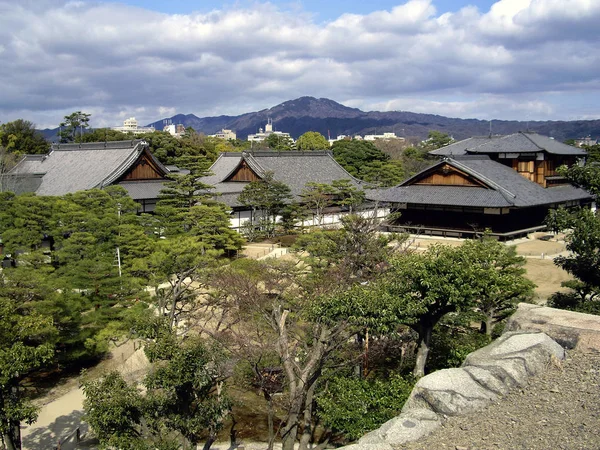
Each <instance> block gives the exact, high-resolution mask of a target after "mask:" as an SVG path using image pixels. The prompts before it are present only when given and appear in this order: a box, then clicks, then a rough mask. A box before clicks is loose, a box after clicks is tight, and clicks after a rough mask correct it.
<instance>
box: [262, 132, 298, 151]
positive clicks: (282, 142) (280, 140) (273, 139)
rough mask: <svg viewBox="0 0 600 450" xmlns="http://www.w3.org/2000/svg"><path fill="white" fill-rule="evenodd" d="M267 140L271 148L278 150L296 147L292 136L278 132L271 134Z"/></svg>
mask: <svg viewBox="0 0 600 450" xmlns="http://www.w3.org/2000/svg"><path fill="white" fill-rule="evenodd" d="M265 142H266V144H267V146H268V147H269V148H270V149H273V150H278V151H289V150H292V148H293V147H294V142H293V141H292V139H291V138H289V137H287V136H281V135H279V134H276V133H272V134H270V135H269V136H268V137H267V139H265Z"/></svg>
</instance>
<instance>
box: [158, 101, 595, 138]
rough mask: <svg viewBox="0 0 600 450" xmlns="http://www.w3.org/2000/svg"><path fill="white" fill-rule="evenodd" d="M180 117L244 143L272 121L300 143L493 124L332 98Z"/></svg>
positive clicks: (557, 131)
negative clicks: (311, 137) (318, 137)
mask: <svg viewBox="0 0 600 450" xmlns="http://www.w3.org/2000/svg"><path fill="white" fill-rule="evenodd" d="M182 116H183V115H182V114H178V115H175V116H173V117H171V118H166V119H167V120H169V119H171V120H173V123H176V121H175V120H176V119H179V120H181V121H180V122H177V123H183V125H185V126H186V127H187V126H191V127H192V128H194V129H195V130H196V131H198V132H202V133H205V134H214V133H216V132H217V131H220V130H221V129H222V128H226V129H230V130H234V131H235V132H236V133H237V136H238V138H240V139H246V137H247V136H248V134H253V133H256V132H258V130H259V128H264V126H265V124H266V123H267V120H268V119H272V121H273V127H274V129H275V130H278V131H285V132H288V133H290V135H291V136H292V137H293V138H298V136H300V135H301V134H303V133H305V132H306V131H318V132H319V133H321V134H323V135H324V136H327V135H328V134H329V135H330V136H331V137H335V136H337V135H339V134H345V135H355V134H360V135H364V134H382V133H384V132H394V133H396V135H398V136H405V137H416V138H419V139H424V138H426V137H427V135H428V133H429V131H431V130H438V131H441V132H444V133H448V134H449V135H452V136H453V137H454V138H455V139H457V140H460V139H465V138H468V137H471V136H476V135H487V134H489V133H490V121H488V120H481V119H475V118H470V119H460V118H452V117H445V116H441V115H437V114H424V113H413V112H410V111H362V110H360V109H358V108H351V107H348V106H345V105H342V104H341V103H337V102H335V101H334V100H331V99H328V98H315V97H308V96H305V97H299V98H297V99H294V100H287V101H285V102H283V103H280V104H278V105H275V106H273V107H271V108H266V109H262V110H260V111H256V112H249V113H244V114H241V115H239V116H213V117H202V118H200V117H197V116H195V115H193V114H188V115H185V118H181V119H180V117H182ZM163 120H165V119H161V120H159V121H156V122H153V123H151V124H148V125H149V126H150V125H154V126H155V128H156V129H162V125H161V124H162V123H163ZM491 122H492V133H493V134H510V133H515V132H517V131H535V132H538V133H540V134H544V135H547V136H551V137H554V138H555V139H558V140H561V141H564V140H566V139H577V138H581V137H585V136H597V135H600V120H576V121H517V120H492V121H491Z"/></svg>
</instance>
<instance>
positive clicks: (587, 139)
mask: <svg viewBox="0 0 600 450" xmlns="http://www.w3.org/2000/svg"><path fill="white" fill-rule="evenodd" d="M596 144H598V139H592V138H591V137H590V136H588V137H585V138H581V139H575V145H576V146H577V147H583V146H584V145H585V146H591V145H596Z"/></svg>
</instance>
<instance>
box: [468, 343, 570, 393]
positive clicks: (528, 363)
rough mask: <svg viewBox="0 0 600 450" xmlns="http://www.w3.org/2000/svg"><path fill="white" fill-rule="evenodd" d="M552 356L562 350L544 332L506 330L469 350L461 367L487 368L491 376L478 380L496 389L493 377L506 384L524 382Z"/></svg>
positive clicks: (511, 384)
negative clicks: (478, 347)
mask: <svg viewBox="0 0 600 450" xmlns="http://www.w3.org/2000/svg"><path fill="white" fill-rule="evenodd" d="M553 358H556V359H558V360H562V359H565V350H564V349H563V348H562V347H561V346H560V345H559V344H558V343H556V341H554V340H553V339H551V338H550V337H549V336H548V335H546V334H544V333H524V332H509V333H505V334H503V335H502V336H500V337H499V338H498V339H497V340H495V341H494V342H492V343H491V344H490V345H488V346H486V347H483V348H480V349H479V350H477V351H475V352H473V353H471V354H469V356H467V358H466V359H465V361H464V363H463V368H468V367H478V368H480V369H484V370H486V371H488V372H489V373H490V374H491V375H492V378H489V379H488V380H487V381H486V380H485V379H480V382H481V383H482V384H483V385H484V386H485V387H486V388H487V389H490V390H493V389H496V390H497V389H498V388H499V387H498V385H497V380H500V381H501V382H502V383H503V384H504V385H505V386H506V387H507V388H511V387H513V386H515V385H518V386H524V385H525V384H527V380H528V378H529V377H531V376H534V375H537V374H538V373H540V372H542V371H544V370H546V368H547V367H548V364H549V363H550V362H551V360H552V359H553ZM471 370H473V369H471Z"/></svg>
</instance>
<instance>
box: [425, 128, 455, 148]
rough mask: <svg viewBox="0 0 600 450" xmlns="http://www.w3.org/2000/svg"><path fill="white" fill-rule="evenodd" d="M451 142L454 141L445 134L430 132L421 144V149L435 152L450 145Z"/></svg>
mask: <svg viewBox="0 0 600 450" xmlns="http://www.w3.org/2000/svg"><path fill="white" fill-rule="evenodd" d="M452 141H454V139H453V138H452V137H451V136H449V135H448V134H447V133H442V132H441V131H436V130H431V131H430V132H429V134H428V136H427V139H426V140H425V141H423V142H422V143H421V148H423V149H424V150H427V151H429V150H435V149H438V148H441V147H444V146H445V145H448V144H450V143H451V142H452Z"/></svg>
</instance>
